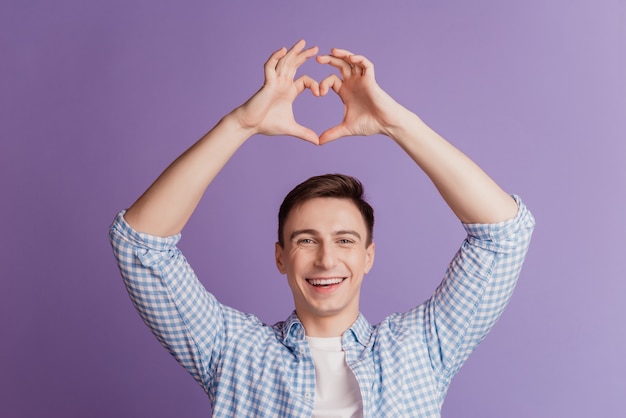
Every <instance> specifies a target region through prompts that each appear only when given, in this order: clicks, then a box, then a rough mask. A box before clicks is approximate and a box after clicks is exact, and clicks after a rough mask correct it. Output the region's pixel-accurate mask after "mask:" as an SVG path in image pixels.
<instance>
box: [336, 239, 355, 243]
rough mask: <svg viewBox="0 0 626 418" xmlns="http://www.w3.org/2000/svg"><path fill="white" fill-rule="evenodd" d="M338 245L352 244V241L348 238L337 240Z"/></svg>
mask: <svg viewBox="0 0 626 418" xmlns="http://www.w3.org/2000/svg"><path fill="white" fill-rule="evenodd" d="M339 243H340V244H354V241H353V240H351V239H348V238H342V239H340V240H339Z"/></svg>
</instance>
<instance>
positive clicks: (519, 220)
mask: <svg viewBox="0 0 626 418" xmlns="http://www.w3.org/2000/svg"><path fill="white" fill-rule="evenodd" d="M304 46H305V43H304V41H300V42H298V43H296V44H295V45H294V46H293V47H292V48H291V49H289V50H286V49H285V48H281V49H280V50H278V51H277V52H275V53H274V54H272V55H271V57H270V58H269V60H268V61H267V62H266V64H265V83H264V85H263V87H262V88H261V89H260V90H259V91H258V92H257V93H256V94H255V95H253V96H252V97H251V98H250V99H249V100H248V101H247V102H246V103H245V104H243V105H242V106H240V107H239V108H237V109H235V110H234V111H232V112H231V113H230V114H228V115H226V116H225V117H224V118H223V119H222V120H221V121H220V122H219V123H218V124H217V125H216V126H215V127H214V128H213V129H212V130H211V131H210V132H208V133H207V134H206V135H205V136H204V137H202V138H201V139H200V140H199V141H198V142H197V143H196V144H194V145H193V146H192V147H191V148H190V149H189V150H187V151H186V152H185V153H184V154H183V155H181V156H180V157H179V158H178V159H177V160H176V161H174V162H173V163H172V164H171V165H170V166H169V167H168V168H167V169H166V170H165V171H164V172H163V174H162V175H161V176H160V177H159V178H158V179H157V180H156V181H155V182H154V184H152V186H150V188H148V190H147V191H146V192H145V193H144V194H143V195H142V196H141V197H140V198H139V199H138V200H137V201H136V202H135V203H134V204H133V205H132V206H131V207H130V208H129V209H128V210H127V211H122V212H121V213H120V214H119V215H118V217H117V218H116V220H115V221H114V223H113V225H112V226H111V231H110V234H111V241H112V244H113V248H114V252H115V255H116V257H117V260H118V264H119V267H120V270H121V272H122V275H123V277H124V281H125V284H126V286H127V288H128V291H129V293H130V296H131V299H132V301H133V303H134V305H135V307H136V308H137V309H138V311H139V313H140V314H141V316H142V318H143V319H144V321H145V322H146V324H147V325H148V326H149V327H150V328H151V329H152V331H153V332H154V334H155V335H156V336H157V338H158V339H159V341H160V342H161V343H162V344H163V345H164V346H165V347H166V348H167V349H168V350H169V351H170V352H171V353H172V355H174V357H175V358H176V359H177V360H178V361H179V362H180V363H181V364H182V365H183V366H184V367H185V368H186V369H187V370H188V371H189V372H190V373H191V374H192V375H193V376H194V378H195V379H196V380H197V381H198V383H200V385H201V386H202V387H203V388H204V390H205V391H206V392H207V394H208V395H209V397H210V399H211V402H212V405H213V415H214V416H216V417H311V416H313V417H331V416H332V417H362V416H365V417H437V416H439V415H440V411H441V406H442V403H443V399H444V397H445V394H446V390H447V388H448V385H449V384H450V380H451V379H452V377H453V376H454V374H455V373H456V372H457V371H458V370H459V368H460V367H461V365H462V364H463V362H464V361H465V360H466V359H467V357H468V356H469V355H470V353H471V352H472V350H473V349H474V348H475V347H476V345H477V344H478V343H479V342H480V341H481V340H482V339H483V338H484V336H485V335H486V334H487V333H488V332H489V330H490V329H491V327H492V326H493V324H494V323H495V321H496V320H497V318H498V317H499V316H500V314H501V312H502V310H503V309H504V306H505V305H506V303H507V301H508V300H509V297H510V295H511V292H512V291H513V288H514V286H515V282H516V280H517V277H518V275H519V272H520V269H521V265H522V261H523V259H524V256H525V254H526V251H527V248H528V245H529V242H530V235H531V232H532V229H533V227H534V220H533V218H532V216H531V214H530V213H529V212H528V211H527V209H526V208H525V206H524V205H523V204H522V203H521V201H520V200H519V198H517V197H515V196H514V197H511V196H510V195H508V194H506V193H505V192H504V191H502V190H501V189H500V187H498V185H497V184H496V183H494V182H493V181H492V180H491V179H490V178H489V177H488V176H487V175H486V174H485V173H484V172H483V171H482V170H481V169H480V168H479V167H478V166H477V165H476V164H474V163H473V162H472V161H471V160H470V159H468V158H467V157H466V156H465V155H464V154H462V153H461V152H460V151H458V150H457V149H456V148H454V147H453V146H452V145H451V144H449V143H448V142H447V141H445V140H444V139H443V138H441V137H440V136H439V135H438V134H437V133H435V132H434V131H433V130H431V129H430V128H429V127H428V126H426V125H425V124H424V123H423V122H422V121H421V120H420V119H419V117H418V116H416V115H415V114H413V113H411V112H410V111H409V110H407V109H406V108H404V107H402V106H401V105H400V104H398V103H397V102H396V101H395V100H393V99H392V98H391V97H390V96H389V95H388V94H386V93H385V92H384V91H383V90H382V89H381V88H380V87H379V86H378V84H377V83H376V80H375V78H374V67H373V65H372V63H371V62H369V61H368V60H367V59H366V58H365V57H363V56H360V55H353V54H351V53H350V52H348V51H345V50H341V49H333V50H332V51H331V54H329V55H320V56H318V57H317V61H318V62H319V63H321V64H329V65H331V66H333V67H335V68H336V69H337V70H338V71H339V72H340V74H341V77H339V76H337V75H331V76H329V77H328V78H326V79H324V80H323V81H322V82H321V83H318V82H316V81H315V80H313V79H311V78H310V77H308V76H301V77H299V78H298V79H295V80H294V77H295V74H296V70H297V69H298V67H299V66H300V65H302V63H304V62H305V61H306V60H307V59H309V58H311V57H313V56H315V55H316V54H317V48H309V49H304ZM305 89H309V90H311V91H312V93H313V94H314V95H315V96H324V95H326V94H327V93H328V92H329V90H331V89H332V90H333V91H334V92H335V93H336V94H338V95H339V97H340V98H341V100H342V101H343V103H344V105H345V115H344V119H343V121H342V122H341V123H340V124H339V125H337V126H335V127H333V128H331V129H329V130H327V131H325V132H324V133H322V134H321V135H320V136H319V137H318V136H317V135H316V134H315V133H314V132H313V131H311V130H310V129H307V128H305V127H303V126H300V125H299V124H297V123H296V122H295V120H294V117H293V112H292V103H293V101H294V100H295V98H296V97H297V96H298V95H299V94H300V93H301V92H302V91H304V90H305ZM254 134H264V135H292V136H295V137H298V138H301V139H303V140H306V141H309V142H312V143H314V144H320V145H321V144H325V143H327V142H330V141H333V140H335V139H338V138H340V137H343V136H348V135H363V136H365V135H372V134H384V135H387V136H388V137H390V138H391V139H392V140H394V141H395V142H396V143H397V144H398V145H399V146H401V147H402V148H403V149H404V150H405V151H406V152H407V153H408V154H409V156H410V157H411V158H412V159H413V160H414V161H415V163H416V164H417V165H418V166H419V167H420V168H421V169H422V170H423V171H424V172H425V173H426V174H427V175H428V176H429V177H430V179H431V180H432V182H433V183H434V185H435V186H436V187H437V189H438V190H439V192H440V193H441V195H442V197H443V198H444V199H445V201H446V202H447V203H448V205H449V206H450V208H451V209H452V210H453V212H454V213H455V214H456V215H457V217H458V218H459V219H460V220H461V222H462V223H463V224H464V227H465V229H466V230H467V232H468V237H467V239H466V240H465V241H464V242H463V244H462V246H461V249H460V250H459V252H458V253H457V255H456V256H455V258H454V259H453V261H452V262H451V264H450V266H449V268H448V270H447V272H446V274H445V277H444V280H443V281H442V283H441V285H440V286H439V287H438V289H437V290H436V292H435V294H434V295H433V296H432V297H431V298H430V299H428V300H427V301H426V302H425V303H423V304H422V305H420V306H418V307H416V308H414V309H412V310H410V311H408V312H406V313H402V314H394V315H392V316H390V317H388V318H386V319H385V320H384V321H383V322H381V323H380V324H377V325H375V326H372V325H370V324H369V323H368V322H367V321H366V320H365V318H364V317H363V316H362V315H360V313H359V291H360V287H361V282H362V280H363V276H364V275H365V274H366V273H367V272H368V271H369V269H370V268H371V266H372V263H373V261H374V249H375V247H374V243H373V242H372V228H373V223H374V217H373V211H372V209H371V207H370V206H369V205H368V204H367V203H366V202H365V201H364V200H363V199H362V189H361V185H360V183H359V182H358V181H356V180H355V179H353V178H351V177H348V176H342V175H326V176H318V177H314V178H312V179H309V180H307V181H306V182H304V183H302V184H301V185H299V186H297V187H296V188H295V189H294V190H293V191H292V192H290V193H289V195H288V196H287V197H286V198H285V201H284V202H283V204H282V206H281V209H280V213H279V236H278V242H277V243H276V265H277V267H278V269H279V271H280V272H281V273H283V274H286V276H287V281H288V283H289V286H290V287H291V290H292V292H293V298H294V303H295V312H294V313H293V314H292V315H291V316H290V317H289V318H287V320H286V321H284V322H280V323H277V324H275V325H274V326H268V325H265V324H262V323H261V322H260V321H259V320H258V319H257V318H255V317H254V316H251V315H245V314H243V313H240V312H238V311H236V310H234V309H232V308H229V307H227V306H224V305H221V304H220V303H219V302H217V301H216V300H215V298H214V297H213V296H212V295H211V294H210V293H208V292H207V291H206V289H205V288H204V287H203V286H202V285H201V284H200V282H199V281H198V279H197V277H196V276H195V274H194V272H193V270H192V269H191V267H190V266H189V265H188V264H187V262H186V260H185V259H184V257H183V256H182V254H181V253H180V251H179V250H178V249H177V248H176V243H177V242H178V240H179V239H180V235H179V234H180V231H181V230H182V228H183V227H184V225H185V223H186V222H187V220H188V219H189V217H190V216H191V214H192V213H193V211H194V209H195V207H196V205H197V204H198V201H199V200H200V198H201V196H202V195H203V193H204V191H205V190H206V188H207V187H208V185H209V184H210V183H211V181H212V180H213V178H214V177H215V176H216V175H217V173H218V172H219V171H220V169H221V168H222V167H223V166H224V164H225V163H226V162H227V161H228V159H229V158H230V157H231V156H232V155H233V153H234V152H235V151H236V150H237V149H238V148H239V147H240V146H241V145H242V144H243V143H244V142H245V141H246V140H247V139H248V138H249V137H250V136H252V135H254Z"/></svg>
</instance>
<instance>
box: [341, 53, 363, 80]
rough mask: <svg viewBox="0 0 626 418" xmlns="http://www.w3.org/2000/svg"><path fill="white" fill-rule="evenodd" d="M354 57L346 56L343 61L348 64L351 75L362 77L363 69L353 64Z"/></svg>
mask: <svg viewBox="0 0 626 418" xmlns="http://www.w3.org/2000/svg"><path fill="white" fill-rule="evenodd" d="M355 56H356V55H348V56H347V57H346V58H345V60H346V61H347V62H349V63H350V68H351V69H352V74H353V75H362V74H363V67H361V66H360V65H357V64H355V62H354V60H353V57H355Z"/></svg>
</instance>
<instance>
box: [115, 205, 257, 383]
mask: <svg viewBox="0 0 626 418" xmlns="http://www.w3.org/2000/svg"><path fill="white" fill-rule="evenodd" d="M109 237H110V240H111V245H112V247H113V253H114V255H115V258H116V260H117V264H118V266H119V268H120V272H121V273H122V277H123V279H124V284H125V286H126V289H127V290H128V294H129V295H130V299H131V301H132V303H133V305H134V306H135V308H136V309H137V311H138V312H139V315H140V316H141V318H142V319H143V321H144V322H145V324H146V325H147V326H148V327H149V328H150V330H151V331H152V333H153V334H154V335H155V336H156V338H157V339H158V340H159V342H160V343H161V344H162V345H163V346H164V347H165V348H166V349H167V350H168V351H169V352H170V353H171V354H172V356H174V358H176V360H177V361H178V362H179V363H180V364H181V365H182V366H183V367H184V368H185V369H187V371H188V372H189V373H190V374H191V375H192V376H193V377H194V379H195V380H196V381H197V382H198V383H199V384H200V385H201V386H202V387H203V389H204V390H205V391H206V392H207V393H208V391H209V387H210V378H211V375H212V374H213V370H214V369H215V366H216V362H217V361H218V359H219V355H220V351H221V349H222V347H223V345H224V342H225V341H226V340H227V339H228V333H229V332H236V331H237V329H242V328H244V327H246V326H247V325H250V324H252V323H256V321H258V320H256V318H254V317H251V316H247V315H244V314H242V313H240V312H238V311H236V310H234V309H232V308H228V307H226V306H224V305H222V304H220V303H219V302H218V301H217V300H216V299H215V297H214V296H213V295H212V294H210V293H209V292H207V290H206V289H205V288H204V286H202V284H201V283H200V281H199V280H198V278H197V276H196V274H195V272H194V271H193V269H192V268H191V266H190V265H189V263H188V262H187V260H186V259H185V257H184V256H183V254H182V253H181V251H180V250H179V249H178V248H177V247H176V244H177V243H178V241H179V240H180V237H181V235H180V234H178V235H174V236H170V237H164V238H162V237H156V236H152V235H149V234H144V233H140V232H137V231H135V230H134V229H132V227H131V226H130V225H129V224H128V223H127V222H126V220H125V219H124V211H122V212H120V213H119V214H118V215H117V217H116V218H115V220H114V222H113V224H112V225H111V227H110V230H109Z"/></svg>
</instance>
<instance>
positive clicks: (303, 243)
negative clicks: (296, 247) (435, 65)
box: [298, 238, 313, 245]
mask: <svg viewBox="0 0 626 418" xmlns="http://www.w3.org/2000/svg"><path fill="white" fill-rule="evenodd" d="M298 244H302V245H307V244H313V240H312V239H311V238H302V239H299V240H298Z"/></svg>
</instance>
